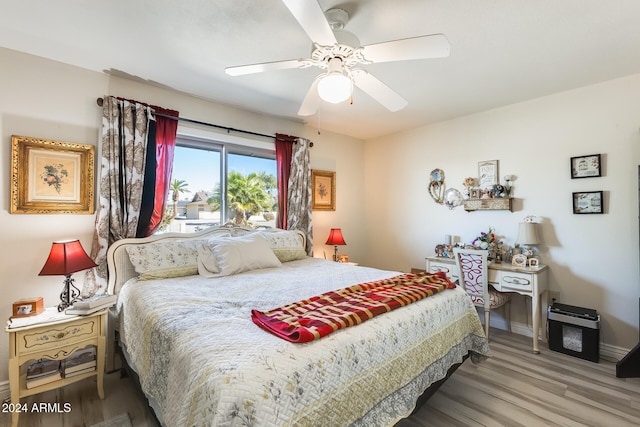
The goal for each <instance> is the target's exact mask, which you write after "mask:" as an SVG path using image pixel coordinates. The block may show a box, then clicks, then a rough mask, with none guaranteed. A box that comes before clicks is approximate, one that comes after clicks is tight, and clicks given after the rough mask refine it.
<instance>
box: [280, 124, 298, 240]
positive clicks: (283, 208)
mask: <svg viewBox="0 0 640 427" xmlns="http://www.w3.org/2000/svg"><path fill="white" fill-rule="evenodd" d="M297 139H298V137H296V136H289V135H283V134H281V133H276V167H277V169H278V215H277V218H276V227H277V228H281V229H283V230H286V229H287V194H288V191H289V175H290V173H291V153H292V152H293V144H294V143H295V142H296V140H297Z"/></svg>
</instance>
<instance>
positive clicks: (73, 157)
mask: <svg viewBox="0 0 640 427" xmlns="http://www.w3.org/2000/svg"><path fill="white" fill-rule="evenodd" d="M94 151H95V148H94V146H93V145H88V144H76V143H73V142H65V141H54V140H51V139H39V138H31V137H27V136H16V135H13V136H12V137H11V208H10V212H11V213H12V214H14V213H15V214H92V213H94V209H95V203H94V188H95V187H94V167H95V166H94V162H95V160H94Z"/></svg>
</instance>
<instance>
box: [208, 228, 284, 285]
mask: <svg viewBox="0 0 640 427" xmlns="http://www.w3.org/2000/svg"><path fill="white" fill-rule="evenodd" d="M212 252H213V255H214V256H215V260H216V266H217V268H218V270H219V275H221V276H229V275H232V274H238V273H242V272H243V271H251V270H258V269H261V268H270V267H280V266H282V264H281V263H280V261H279V260H278V258H276V256H275V254H274V253H273V251H272V250H271V248H270V247H269V244H268V243H267V240H266V239H265V238H264V236H262V235H260V234H257V233H254V234H250V235H247V236H243V237H236V238H231V239H221V240H219V241H216V242H215V244H214V245H213V249H212Z"/></svg>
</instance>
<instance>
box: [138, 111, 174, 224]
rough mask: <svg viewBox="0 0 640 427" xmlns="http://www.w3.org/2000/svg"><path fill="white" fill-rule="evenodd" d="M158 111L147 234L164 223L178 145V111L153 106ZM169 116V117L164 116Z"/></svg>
mask: <svg viewBox="0 0 640 427" xmlns="http://www.w3.org/2000/svg"><path fill="white" fill-rule="evenodd" d="M152 108H153V109H154V110H155V112H156V144H155V146H156V150H155V151H156V180H155V192H154V200H153V212H152V213H151V219H150V220H149V226H148V228H147V233H146V235H147V236H150V235H152V234H153V233H154V232H155V231H156V230H157V229H158V227H160V225H161V224H162V219H163V217H164V210H165V204H166V202H167V194H169V187H170V185H171V172H172V169H173V152H174V151H175V147H176V132H177V130H178V116H179V113H178V111H175V110H169V109H166V108H162V107H157V106H152ZM163 116H169V117H163Z"/></svg>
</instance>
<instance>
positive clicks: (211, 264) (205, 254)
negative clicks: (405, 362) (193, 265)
mask: <svg viewBox="0 0 640 427" xmlns="http://www.w3.org/2000/svg"><path fill="white" fill-rule="evenodd" d="M221 240H224V239H212V240H203V241H200V242H198V245H197V250H198V274H199V275H201V276H205V277H217V276H220V269H219V268H218V261H216V256H215V254H214V253H213V248H214V247H215V245H216V243H219V242H220V241H221Z"/></svg>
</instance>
